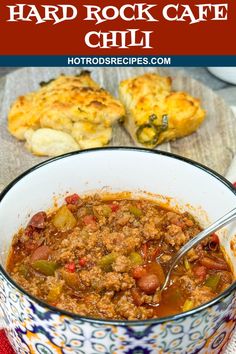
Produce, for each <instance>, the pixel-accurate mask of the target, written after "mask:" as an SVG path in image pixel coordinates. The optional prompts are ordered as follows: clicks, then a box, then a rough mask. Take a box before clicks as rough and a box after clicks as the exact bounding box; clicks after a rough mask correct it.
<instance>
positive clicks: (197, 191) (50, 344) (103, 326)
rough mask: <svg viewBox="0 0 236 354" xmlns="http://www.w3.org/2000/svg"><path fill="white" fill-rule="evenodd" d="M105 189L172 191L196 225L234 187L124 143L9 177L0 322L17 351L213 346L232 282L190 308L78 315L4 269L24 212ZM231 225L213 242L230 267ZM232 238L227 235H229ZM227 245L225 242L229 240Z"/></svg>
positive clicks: (222, 337) (228, 322) (227, 205)
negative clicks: (162, 314) (140, 317)
mask: <svg viewBox="0 0 236 354" xmlns="http://www.w3.org/2000/svg"><path fill="white" fill-rule="evenodd" d="M104 188H107V189H108V190H109V188H110V189H111V190H112V191H124V190H128V191H132V192H134V193H139V194H142V190H144V191H148V192H151V193H154V194H155V193H158V194H159V196H156V198H157V199H158V198H160V199H161V200H162V201H163V200H165V197H163V196H172V197H173V198H172V199H171V204H173V205H174V204H175V203H178V204H179V205H180V206H181V208H182V209H185V210H190V212H191V213H192V214H194V215H195V217H197V218H198V219H199V220H200V221H201V222H202V223H203V225H204V223H207V222H208V223H209V221H214V220H216V219H217V218H218V217H220V216H221V215H223V214H224V213H226V212H228V211H229V210H231V209H232V208H233V207H235V204H236V194H235V191H234V189H233V187H232V185H231V184H230V183H228V182H227V181H226V180H225V179H224V178H223V177H221V176H219V175H217V174H216V173H214V172H212V171H210V170H209V169H207V168H206V167H203V166H201V165H199V164H197V163H195V162H192V161H189V160H186V159H183V158H180V157H177V156H173V155H170V154H167V153H162V152H156V151H155V152H153V151H149V150H139V149H132V148H107V149H94V150H89V151H82V152H78V153H77V152H76V153H71V154H68V155H64V156H61V157H58V158H55V159H52V160H49V161H47V162H44V163H42V164H40V165H38V166H36V167H34V168H32V169H31V170H29V171H27V172H26V173H24V174H23V175H21V176H20V177H18V178H17V179H16V180H15V181H13V182H12V183H11V184H10V185H9V186H8V187H7V188H6V189H5V190H4V192H3V193H2V194H1V198H0V225H1V243H0V247H1V250H0V256H1V259H0V260H1V269H0V305H1V309H2V314H3V316H2V317H3V326H4V328H5V329H6V332H7V335H8V338H9V340H10V342H11V344H12V345H13V347H14V348H15V350H16V352H17V353H41V354H52V353H64V354H70V353H75V354H85V353H86V354H99V353H103V354H105V353H106V354H110V353H113V354H120V353H125V354H131V353H133V354H134V353H136V354H137V353H138V354H141V353H146V354H154V353H155V354H156V353H175V354H183V353H198V352H201V353H211V354H212V353H220V352H222V351H223V349H224V348H225V346H226V344H227V342H228V341H229V339H230V337H231V335H232V332H233V330H234V328H235V325H236V306H235V299H236V296H235V291H236V284H235V283H234V284H233V285H232V286H231V287H230V288H229V289H227V290H226V291H225V292H224V293H222V294H221V295H220V296H218V297H217V298H215V299H214V300H212V301H210V302H208V303H207V304H204V305H203V306H200V307H198V308H196V309H193V310H191V311H188V312H185V313H182V314H179V315H175V316H170V317H166V318H161V319H157V320H147V321H103V320H97V319H92V318H84V317H80V316H78V315H73V314H71V313H67V312H65V311H60V310H58V309H56V308H54V307H52V306H48V305H46V304H45V303H43V302H41V301H39V300H37V299H36V298H34V297H32V296H30V295H28V294H27V293H26V292H25V291H24V290H23V289H21V288H20V287H19V286H18V285H17V284H15V283H14V281H13V280H12V279H11V278H10V277H9V275H8V274H7V272H6V270H5V262H6V257H7V251H8V249H9V246H10V243H11V239H12V235H13V234H14V233H15V232H16V231H17V230H18V229H19V227H20V226H22V225H23V226H24V225H25V224H26V223H27V220H28V218H29V214H30V215H32V214H34V213H35V212H37V211H38V210H40V209H44V210H45V209H47V208H49V207H50V206H51V205H52V199H53V197H54V196H55V195H56V196H58V195H62V194H63V193H65V192H79V193H82V192H88V191H94V190H101V189H103V190H104ZM235 233H236V224H235V223H232V224H231V225H229V226H228V227H227V228H225V229H224V230H222V231H221V233H220V238H221V244H222V246H223V247H224V249H225V251H226V252H227V254H228V257H229V259H230V260H231V262H232V264H233V267H234V269H236V262H235V260H236V249H235V247H234V241H233V238H234V237H235V236H234V234H235ZM232 241H233V242H232ZM230 244H231V247H230Z"/></svg>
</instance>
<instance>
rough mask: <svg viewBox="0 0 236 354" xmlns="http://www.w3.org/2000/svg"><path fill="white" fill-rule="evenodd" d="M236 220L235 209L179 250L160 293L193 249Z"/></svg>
mask: <svg viewBox="0 0 236 354" xmlns="http://www.w3.org/2000/svg"><path fill="white" fill-rule="evenodd" d="M235 218H236V208H234V209H233V210H231V211H230V212H228V213H227V214H225V215H224V216H222V217H221V218H220V219H218V220H217V221H216V222H214V223H213V224H211V225H210V226H208V227H207V228H206V229H205V230H203V231H201V232H200V233H199V234H197V235H196V236H195V237H193V238H192V239H191V240H189V241H188V242H187V243H186V244H185V245H183V247H181V248H180V249H179V251H178V252H177V253H176V254H175V255H174V257H173V259H172V260H171V265H170V268H169V270H168V272H167V274H166V278H165V282H164V284H163V285H162V288H161V290H160V291H162V290H164V289H165V287H166V286H167V284H168V282H169V280H170V274H171V272H172V270H173V268H174V267H175V266H176V264H177V263H178V262H179V260H180V258H182V257H183V256H184V255H185V254H186V253H187V252H188V251H189V250H190V249H191V248H193V247H194V246H196V245H197V244H198V243H199V242H201V241H202V240H203V239H204V238H206V237H207V236H209V235H211V234H212V233H214V232H215V231H217V230H219V229H220V228H222V227H223V226H224V225H226V224H228V223H230V222H231V221H232V220H234V219H235Z"/></svg>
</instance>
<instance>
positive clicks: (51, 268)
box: [32, 259, 58, 276]
mask: <svg viewBox="0 0 236 354" xmlns="http://www.w3.org/2000/svg"><path fill="white" fill-rule="evenodd" d="M32 268H34V270H36V271H37V272H39V273H41V274H44V275H48V276H49V275H54V273H55V270H56V269H57V268H58V264H57V263H55V262H52V261H46V260H43V259H40V260H37V261H35V262H33V263H32Z"/></svg>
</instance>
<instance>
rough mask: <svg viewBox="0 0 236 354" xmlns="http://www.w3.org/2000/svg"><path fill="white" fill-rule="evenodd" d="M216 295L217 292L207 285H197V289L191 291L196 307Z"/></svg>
mask: <svg viewBox="0 0 236 354" xmlns="http://www.w3.org/2000/svg"><path fill="white" fill-rule="evenodd" d="M214 297H215V294H214V293H213V292H212V291H211V289H210V288H209V287H207V286H202V287H195V289H192V291H191V300H192V301H193V302H194V307H197V306H199V305H201V304H203V303H205V302H208V301H210V300H211V299H213V298H214Z"/></svg>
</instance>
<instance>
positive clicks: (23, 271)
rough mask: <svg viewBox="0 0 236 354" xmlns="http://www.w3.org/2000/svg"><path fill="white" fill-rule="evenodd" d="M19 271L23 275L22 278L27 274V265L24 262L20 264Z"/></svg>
mask: <svg viewBox="0 0 236 354" xmlns="http://www.w3.org/2000/svg"><path fill="white" fill-rule="evenodd" d="M19 273H20V275H23V277H24V278H27V277H28V275H29V267H28V266H27V265H26V264H20V266H19Z"/></svg>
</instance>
